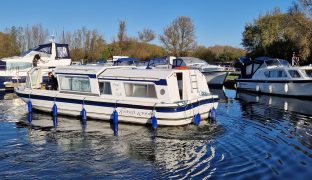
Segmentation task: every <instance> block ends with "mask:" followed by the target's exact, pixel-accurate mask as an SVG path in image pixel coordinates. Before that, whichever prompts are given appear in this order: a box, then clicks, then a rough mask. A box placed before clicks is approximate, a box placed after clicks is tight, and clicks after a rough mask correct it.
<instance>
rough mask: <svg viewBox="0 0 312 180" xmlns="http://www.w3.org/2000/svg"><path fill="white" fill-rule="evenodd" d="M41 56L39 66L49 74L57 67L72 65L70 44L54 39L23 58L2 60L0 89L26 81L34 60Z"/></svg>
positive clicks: (0, 62)
mask: <svg viewBox="0 0 312 180" xmlns="http://www.w3.org/2000/svg"><path fill="white" fill-rule="evenodd" d="M37 54H39V56H40V57H41V60H40V61H39V62H38V66H39V67H42V69H45V70H43V71H44V72H45V74H47V72H48V71H51V70H49V69H51V68H55V67H57V66H67V65H70V64H71V59H70V54H69V49H68V44H59V43H55V42H54V40H53V39H52V40H51V42H50V43H48V44H41V45H39V46H38V47H36V48H34V49H31V50H29V51H27V52H25V53H24V54H22V55H21V56H14V57H9V58H3V59H0V89H1V90H3V89H4V88H5V84H7V83H10V82H17V81H18V82H22V83H24V82H25V80H26V76H27V72H28V71H29V70H30V69H31V68H32V65H33V58H34V56H35V55H37Z"/></svg>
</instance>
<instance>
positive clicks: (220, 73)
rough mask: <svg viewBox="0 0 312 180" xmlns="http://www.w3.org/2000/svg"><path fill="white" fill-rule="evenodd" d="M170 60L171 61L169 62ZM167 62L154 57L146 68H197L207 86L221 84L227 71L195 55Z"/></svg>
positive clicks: (165, 59) (164, 59)
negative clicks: (204, 78)
mask: <svg viewBox="0 0 312 180" xmlns="http://www.w3.org/2000/svg"><path fill="white" fill-rule="evenodd" d="M171 61H172V62H171ZM171 61H170V63H168V58H166V57H164V58H154V59H151V60H150V61H149V63H148V66H147V69H153V68H156V69H167V68H183V67H187V68H190V69H197V70H199V71H200V72H201V73H203V74H204V75H205V77H206V81H207V84H208V85H209V86H219V87H221V86H223V84H224V81H225V78H226V77H227V75H228V71H226V70H225V68H224V67H221V66H217V65H211V64H208V63H207V62H206V61H204V60H202V59H199V58H195V57H179V58H174V59H173V60H171Z"/></svg>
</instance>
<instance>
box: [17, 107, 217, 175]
mask: <svg viewBox="0 0 312 180" xmlns="http://www.w3.org/2000/svg"><path fill="white" fill-rule="evenodd" d="M23 118H24V117H21V119H20V121H18V122H17V126H18V127H19V128H27V131H26V132H27V133H26V137H27V140H28V142H29V143H31V144H33V145H41V146H46V145H48V146H50V145H51V144H57V147H58V149H60V150H61V151H62V152H64V153H65V152H66V153H71V152H75V153H77V156H75V160H74V161H78V162H80V161H88V162H90V166H88V167H87V168H88V169H90V171H92V172H93V171H96V170H98V169H94V168H95V167H96V168H99V167H100V165H99V164H98V165H96V166H95V167H94V163H95V162H97V161H99V163H100V164H102V163H104V162H105V161H107V159H108V158H111V157H114V159H112V160H111V161H113V162H112V163H114V164H118V163H120V166H123V169H124V170H123V171H121V170H119V169H111V170H112V171H114V173H117V172H118V173H121V174H122V173H126V172H129V171H134V169H132V167H129V166H128V165H126V164H124V163H123V162H124V161H125V160H126V159H132V161H133V160H135V161H137V162H138V163H139V164H145V165H153V166H154V165H157V168H156V169H155V170H156V172H157V173H156V172H155V175H154V176H155V177H159V176H161V177H179V178H183V177H184V178H187V177H192V176H194V175H201V176H203V177H206V176H209V175H210V174H212V173H213V171H209V168H210V163H211V161H212V160H214V159H215V158H216V156H215V154H216V147H215V146H214V145H213V143H212V141H213V139H215V138H216V137H217V136H218V135H219V134H222V128H221V127H220V126H219V125H218V124H209V123H208V122H203V123H202V125H201V126H200V127H197V126H194V125H188V126H181V127H162V128H159V129H158V130H157V131H154V130H152V129H151V128H148V127H145V126H140V125H128V124H119V133H118V137H115V136H114V135H113V130H112V129H111V127H110V124H109V123H107V122H103V121H94V120H89V121H88V124H87V127H86V129H84V130H83V129H82V127H81V124H80V122H79V119H75V118H72V117H64V116H60V117H59V126H58V127H57V129H54V128H53V127H52V126H53V122H52V118H51V116H50V115H48V114H42V113H35V114H34V118H33V122H32V125H31V126H28V125H27V124H28V123H27V122H25V119H23ZM84 151H86V152H84ZM86 153H87V156H86ZM90 153H91V154H94V155H92V156H91V157H90ZM50 158H51V157H50ZM217 158H219V159H220V158H221V156H219V157H217ZM61 161H62V160H61ZM71 163H73V164H75V162H71ZM105 163H107V162H105ZM95 164H97V163H95ZM126 169H127V170H126ZM101 172H102V173H104V174H105V173H108V172H107V171H106V170H105V171H103V170H102V171H101ZM121 174H120V175H121ZM102 175H103V174H102ZM124 176H125V174H123V177H124Z"/></svg>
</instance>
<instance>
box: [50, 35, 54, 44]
mask: <svg viewBox="0 0 312 180" xmlns="http://www.w3.org/2000/svg"><path fill="white" fill-rule="evenodd" d="M50 37H51V39H50V42H52V43H53V42H55V35H54V34H52V35H51V36H50Z"/></svg>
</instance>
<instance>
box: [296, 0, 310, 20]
mask: <svg viewBox="0 0 312 180" xmlns="http://www.w3.org/2000/svg"><path fill="white" fill-rule="evenodd" d="M299 3H300V4H301V5H302V6H303V7H304V8H305V9H306V10H307V11H308V12H309V14H310V15H311V16H312V0H299Z"/></svg>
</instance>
